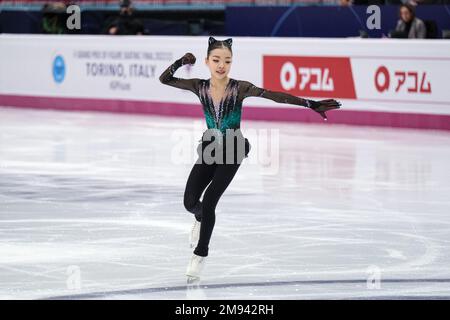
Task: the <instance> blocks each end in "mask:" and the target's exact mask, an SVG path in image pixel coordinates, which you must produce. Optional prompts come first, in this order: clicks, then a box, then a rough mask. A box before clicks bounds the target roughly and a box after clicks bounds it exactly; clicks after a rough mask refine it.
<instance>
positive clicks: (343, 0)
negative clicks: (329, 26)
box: [339, 0, 353, 7]
mask: <svg viewBox="0 0 450 320" xmlns="http://www.w3.org/2000/svg"><path fill="white" fill-rule="evenodd" d="M352 4H353V0H339V5H340V6H341V7H350V6H351V5H352Z"/></svg>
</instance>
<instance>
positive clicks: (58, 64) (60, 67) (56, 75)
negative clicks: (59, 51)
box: [53, 56, 66, 83]
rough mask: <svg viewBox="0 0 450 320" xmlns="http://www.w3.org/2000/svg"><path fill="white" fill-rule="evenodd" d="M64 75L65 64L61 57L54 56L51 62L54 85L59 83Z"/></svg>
mask: <svg viewBox="0 0 450 320" xmlns="http://www.w3.org/2000/svg"><path fill="white" fill-rule="evenodd" d="M65 75H66V64H65V62H64V59H63V57H62V56H56V57H55V60H53V79H54V80H55V82H56V83H61V82H63V80H64V76H65Z"/></svg>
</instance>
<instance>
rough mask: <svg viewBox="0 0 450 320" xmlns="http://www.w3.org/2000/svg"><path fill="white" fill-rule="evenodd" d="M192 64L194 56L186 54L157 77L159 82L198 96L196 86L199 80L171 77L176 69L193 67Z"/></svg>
mask: <svg viewBox="0 0 450 320" xmlns="http://www.w3.org/2000/svg"><path fill="white" fill-rule="evenodd" d="M194 63H195V56H194V55H193V54H192V53H186V54H185V55H184V56H183V57H182V58H180V59H178V60H176V61H175V62H174V63H172V64H171V65H170V66H169V67H168V68H167V69H166V70H164V72H163V73H162V74H161V76H160V77H159V81H161V83H163V84H167V85H169V86H172V87H175V88H179V89H184V90H190V91H192V92H194V93H195V94H196V95H198V85H199V82H200V79H198V78H193V79H182V78H177V77H174V76H173V75H174V73H175V71H177V69H178V68H180V67H181V66H183V65H185V64H191V65H193V64H194Z"/></svg>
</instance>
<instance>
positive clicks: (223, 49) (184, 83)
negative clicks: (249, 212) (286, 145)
mask: <svg viewBox="0 0 450 320" xmlns="http://www.w3.org/2000/svg"><path fill="white" fill-rule="evenodd" d="M232 57H233V53H232V39H231V38H229V39H226V40H223V41H219V40H216V39H214V38H213V37H209V40H208V50H207V56H206V58H205V64H206V65H207V66H208V68H209V70H210V72H211V78H210V79H206V80H205V79H198V78H194V79H181V78H176V77H174V73H175V71H176V70H177V69H178V68H180V67H181V66H182V65H185V64H191V65H193V64H194V63H195V60H196V58H195V56H194V55H193V54H192V53H186V54H185V55H184V56H183V57H182V58H180V59H178V60H176V61H175V62H174V63H173V64H172V65H170V66H169V67H168V68H167V69H166V70H165V71H164V72H163V73H162V74H161V76H160V77H159V80H160V81H161V83H163V84H166V85H169V86H172V87H176V88H180V89H184V90H190V91H192V92H193V93H195V94H196V95H197V96H198V98H199V99H200V102H201V104H202V106H203V113H204V115H205V118H206V125H207V127H208V129H207V130H206V131H205V132H204V133H203V136H202V139H201V140H200V141H201V142H200V143H199V146H198V148H197V152H198V154H199V159H198V160H197V162H196V163H195V164H194V166H193V168H192V170H191V172H190V174H189V178H188V180H187V184H186V189H185V192H184V206H185V208H186V210H187V211H189V212H191V213H193V214H194V217H195V221H194V225H193V228H192V230H191V235H190V241H191V247H193V246H195V245H196V248H195V250H194V254H193V256H192V258H191V260H190V262H189V264H188V268H187V271H186V275H187V276H188V282H191V281H197V280H199V279H200V273H201V270H202V269H203V267H204V262H205V258H206V257H207V256H208V246H209V241H210V239H211V234H212V231H213V228H214V223H215V209H216V206H217V203H218V201H219V199H220V197H221V196H222V194H223V193H224V191H225V189H226V188H227V187H228V185H229V184H230V182H231V180H232V179H233V177H234V175H235V174H236V172H237V170H238V168H239V166H240V164H241V161H242V160H243V158H246V157H247V156H248V152H249V151H250V147H251V146H250V143H249V142H248V140H247V139H246V138H244V137H243V136H242V133H241V131H240V122H241V110H242V101H243V100H244V99H245V98H247V97H262V98H266V99H270V100H273V101H275V102H278V103H288V104H294V105H299V106H304V107H307V108H310V109H312V110H314V111H316V112H317V113H319V114H320V115H321V116H322V117H323V119H324V120H326V119H327V118H326V114H325V112H326V111H329V110H332V109H338V108H339V107H340V105H341V104H340V102H337V101H336V100H334V99H327V100H321V101H314V100H308V99H302V98H299V97H296V96H293V95H290V94H287V93H284V92H276V91H270V90H266V89H263V88H259V87H257V86H255V85H253V84H252V83H250V82H248V81H244V80H236V79H233V78H229V77H228V73H229V72H230V69H231V63H232ZM229 137H231V138H232V139H231V140H232V143H231V144H229V140H230V139H229ZM235 138H237V142H238V143H237V144H236V143H234V141H235ZM224 140H225V141H226V142H224ZM210 145H211V146H210ZM242 146H244V147H242ZM239 147H240V148H239ZM227 148H228V150H227ZM207 150H210V151H211V150H212V152H211V153H210V156H209V158H208V159H207V157H206V155H207V152H206V151H207ZM211 157H214V159H213V160H212V161H211ZM230 157H232V158H233V159H232V160H231V161H230ZM208 185H209V186H208ZM205 189H206V190H205ZM203 191H205V193H204V195H203V199H202V201H200V197H201V195H202V193H203Z"/></svg>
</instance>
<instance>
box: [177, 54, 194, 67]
mask: <svg viewBox="0 0 450 320" xmlns="http://www.w3.org/2000/svg"><path fill="white" fill-rule="evenodd" d="M181 59H182V60H181V63H182V64H183V65H185V64H194V63H195V60H196V59H195V56H194V55H193V54H192V53H190V52H188V53H186V54H185V55H184V56H183V57H182V58H181Z"/></svg>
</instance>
